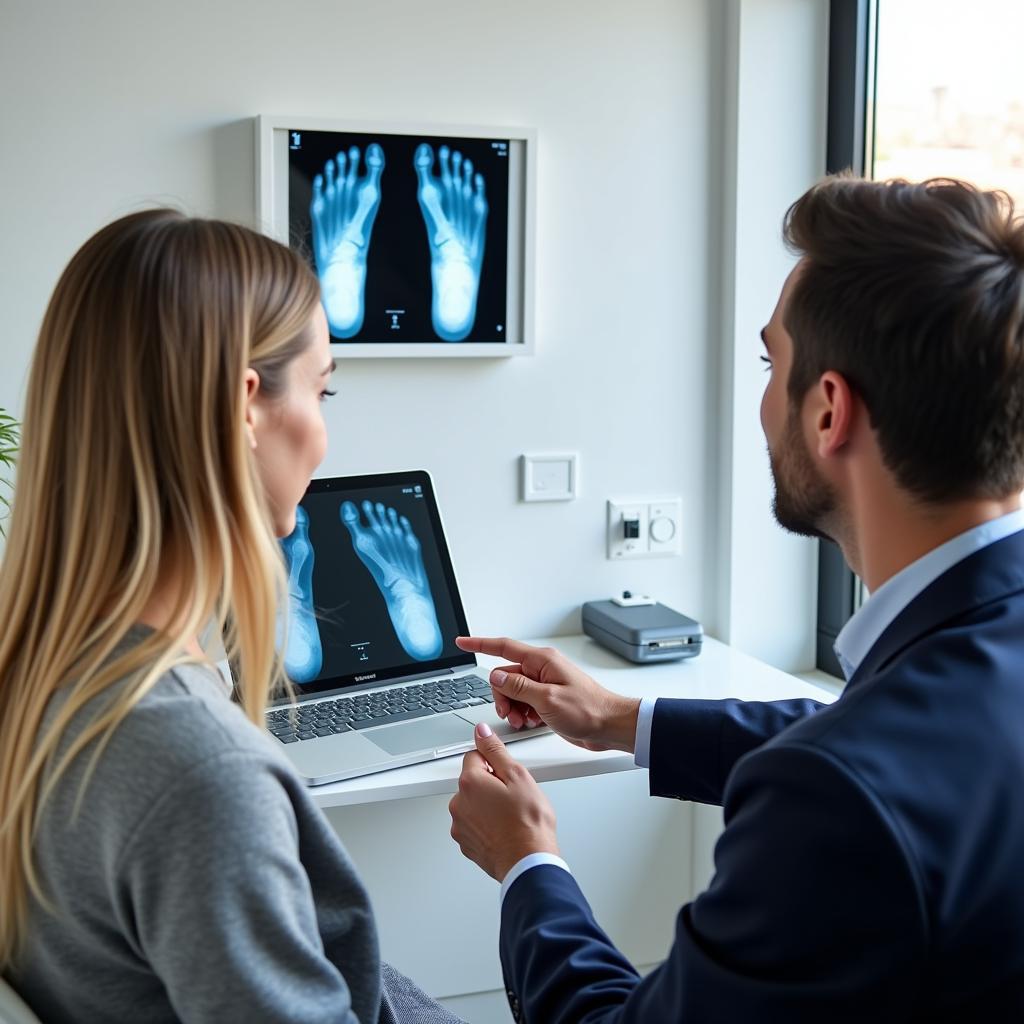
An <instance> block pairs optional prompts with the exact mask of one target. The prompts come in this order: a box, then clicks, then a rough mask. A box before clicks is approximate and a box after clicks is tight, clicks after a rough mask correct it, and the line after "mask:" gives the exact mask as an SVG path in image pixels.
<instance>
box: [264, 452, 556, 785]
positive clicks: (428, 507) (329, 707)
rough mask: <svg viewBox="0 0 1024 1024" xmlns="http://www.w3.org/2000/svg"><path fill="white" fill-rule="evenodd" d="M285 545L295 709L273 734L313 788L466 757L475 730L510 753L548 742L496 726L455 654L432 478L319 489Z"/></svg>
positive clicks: (349, 481) (279, 717) (271, 724)
mask: <svg viewBox="0 0 1024 1024" xmlns="http://www.w3.org/2000/svg"><path fill="white" fill-rule="evenodd" d="M281 546H282V548H283V550H284V555H285V561H286V564H287V566H288V571H289V579H288V593H289V600H288V609H287V628H282V630H281V636H280V638H279V641H280V642H283V643H284V644H285V648H284V660H285V668H286V670H287V672H288V676H289V678H290V679H291V680H292V682H293V684H294V688H295V691H296V695H297V700H298V703H297V705H292V704H291V702H290V701H288V700H281V701H278V702H276V703H275V704H274V705H273V706H271V708H270V709H269V710H268V712H267V726H268V728H269V729H270V732H271V733H272V735H273V736H275V737H276V738H277V741H278V742H279V743H280V744H281V747H282V750H283V751H284V753H285V754H286V755H287V756H288V757H289V758H290V759H291V761H292V762H293V763H294V765H295V767H296V768H297V769H298V771H299V774H300V775H302V776H303V777H304V778H305V779H306V781H307V782H308V784H309V785H311V786H315V785H319V784H322V783H325V782H334V781H336V780H338V779H351V778H354V777H356V776H359V775H369V774H371V773H372V772H379V771H384V770H385V769H388V768H396V767H399V766H401V765H408V764H417V763H419V762H421V761H429V760H432V759H433V758H437V757H447V756H449V755H452V754H459V753H463V752H464V751H467V750H471V749H472V748H473V747H474V742H473V729H474V726H475V725H476V724H477V723H478V722H487V723H488V724H489V725H490V726H491V728H492V729H493V730H494V731H495V732H496V733H497V734H498V735H500V736H501V737H502V738H503V739H505V740H506V741H508V740H518V739H526V738H527V737H529V736H535V735H537V734H538V733H539V732H541V731H545V732H546V731H548V730H546V729H544V730H541V729H532V730H528V731H516V730H513V729H512V728H511V727H510V726H508V725H507V724H506V723H505V722H504V721H502V720H501V719H499V718H498V716H497V714H496V713H495V710H494V703H493V696H492V694H491V688H490V686H489V684H488V682H487V677H486V674H485V673H480V672H478V671H477V670H476V664H477V663H476V657H475V655H473V654H467V653H465V652H463V651H460V650H459V649H458V648H457V647H456V646H455V637H456V636H464V635H466V634H467V633H468V632H469V627H468V625H467V623H466V616H465V612H464V611H463V607H462V599H461V597H460V596H459V589H458V586H457V584H456V581H455V573H454V571H453V570H452V563H451V556H450V555H449V553H448V545H447V543H446V542H445V537H444V530H443V528H442V525H441V516H440V514H439V512H438V508H437V502H436V500H435V498H434V488H433V484H432V483H431V480H430V476H429V474H427V473H426V472H423V471H421V470H418V471H411V472H408V473H381V474H376V475H373V476H352V477H336V478H332V479H324V480H314V481H313V482H312V483H311V484H310V485H309V490H308V491H307V492H306V495H305V497H304V498H303V499H302V503H301V505H300V507H299V510H298V514H297V517H296V526H295V530H294V532H293V533H292V534H291V536H289V537H287V538H286V539H285V540H283V541H282V542H281ZM282 626H284V623H282Z"/></svg>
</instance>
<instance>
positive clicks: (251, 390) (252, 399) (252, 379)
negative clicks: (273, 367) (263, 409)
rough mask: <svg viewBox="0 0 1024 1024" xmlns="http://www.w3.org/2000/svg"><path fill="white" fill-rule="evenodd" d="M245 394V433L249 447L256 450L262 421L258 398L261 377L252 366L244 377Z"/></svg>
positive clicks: (243, 398)
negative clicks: (257, 436) (260, 421)
mask: <svg viewBox="0 0 1024 1024" xmlns="http://www.w3.org/2000/svg"><path fill="white" fill-rule="evenodd" d="M242 386H243V388H244V389H245V394H244V395H243V397H242V402H243V405H244V406H245V433H246V436H247V437H248V439H249V447H250V448H252V449H253V450H254V451H255V449H256V428H257V425H258V423H259V419H260V408H259V405H258V403H257V402H256V396H257V395H258V394H259V390H260V375H259V374H258V373H257V372H256V371H255V370H254V369H253V368H252V367H251V366H250V367H248V368H247V369H246V371H245V375H244V376H243V377H242Z"/></svg>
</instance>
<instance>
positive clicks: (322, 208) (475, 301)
mask: <svg viewBox="0 0 1024 1024" xmlns="http://www.w3.org/2000/svg"><path fill="white" fill-rule="evenodd" d="M535 164H536V135H535V133H534V132H533V131H532V130H529V129H524V128H508V127H505V128H496V127H452V126H430V127H426V126H423V125H390V124H389V125H378V124H375V123H360V122H355V121H333V120H321V119H313V118H303V117H267V116H261V117H257V118H256V201H257V204H258V209H257V211H256V216H257V223H258V225H259V226H260V228H261V230H263V231H264V232H266V234H268V235H270V236H271V237H272V238H276V239H278V240H279V241H281V242H284V243H285V244H287V245H289V246H291V247H292V248H293V249H295V250H297V251H298V252H300V253H301V254H302V255H303V257H304V258H305V259H307V260H308V261H309V264H310V266H311V267H312V268H313V270H314V271H315V272H316V275H317V277H318V278H319V281H320V290H321V296H322V299H323V304H324V311H325V312H326V314H327V323H328V325H329V327H330V330H331V342H332V344H333V346H334V351H335V353H336V354H338V355H342V356H346V355H348V356H513V355H529V354H532V352H533V259H532V253H533V224H534V195H533V191H534V189H533V185H534V180H535Z"/></svg>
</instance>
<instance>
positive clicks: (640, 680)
mask: <svg viewBox="0 0 1024 1024" xmlns="http://www.w3.org/2000/svg"><path fill="white" fill-rule="evenodd" d="M533 642H534V643H536V644H538V645H539V646H552V647H557V648H558V649H559V650H561V651H562V652H563V653H564V654H566V655H567V656H568V657H569V658H570V659H571V660H572V661H574V662H576V664H578V665H580V666H581V667H582V668H583V669H584V670H585V671H587V672H589V673H590V674H591V675H592V676H594V678H595V679H597V680H598V681H599V682H601V683H602V684H604V685H605V686H607V687H608V688H609V689H612V690H615V691H617V692H619V693H624V694H629V695H632V696H637V697H642V696H648V695H651V696H664V697H704V698H720V697H741V698H744V699H747V700H776V699H780V698H785V697H810V698H812V699H815V700H820V701H822V702H828V701H832V700H834V699H835V694H834V693H831V692H829V691H828V690H826V689H823V688H821V687H819V686H816V685H814V684H811V683H805V682H802V681H801V680H799V679H796V678H795V677H793V676H790V675H787V674H786V673H785V672H780V671H778V670H777V669H774V668H771V667H770V666H768V665H765V664H763V663H762V662H759V661H757V660H756V659H755V658H751V657H749V656H748V655H745V654H740V653H738V652H736V651H733V650H731V649H730V648H728V647H726V646H725V645H724V644H721V643H718V642H717V641H715V640H709V639H706V640H705V642H704V647H703V650H702V651H701V653H700V655H699V656H698V657H697V658H694V659H691V660H686V661H678V662H668V663H663V664H658V665H632V664H630V663H629V662H627V661H624V660H622V659H621V658H619V657H618V656H617V655H615V654H612V653H611V652H609V651H606V650H605V649H604V648H602V647H599V646H598V645H597V644H595V643H594V642H593V641H592V640H590V639H589V638H588V637H585V636H566V637H556V638H553V639H549V640H538V641H533ZM494 664H497V661H496V660H495V659H493V658H482V659H481V667H480V674H481V675H483V676H486V674H487V671H488V670H489V668H490V667H491V666H492V665H494ZM509 750H510V752H511V753H512V756H513V757H516V758H517V759H518V760H519V761H520V762H521V763H523V764H524V765H526V766H527V767H528V768H529V769H530V771H531V772H532V773H533V775H534V776H535V777H536V778H537V779H538V781H540V782H542V783H543V784H544V789H545V792H546V793H547V795H548V796H549V798H550V799H551V802H552V804H553V805H554V808H555V812H556V813H557V815H558V840H559V846H560V849H561V851H562V854H563V856H564V857H565V859H566V860H567V861H568V863H569V865H570V867H571V868H572V871H573V874H574V875H575V876H576V878H577V879H578V880H579V882H580V885H581V886H582V888H583V891H584V892H585V893H586V894H587V897H588V899H589V900H590V903H591V906H592V907H593V909H594V913H595V914H596V915H597V919H598V920H599V921H600V922H601V924H602V925H603V926H604V928H605V929H606V930H607V931H608V933H609V935H611V937H612V939H613V940H614V941H615V943H616V944H617V945H618V947H619V948H620V949H621V950H622V951H623V953H624V954H625V955H626V956H628V957H629V958H630V959H631V960H632V962H633V963H634V964H635V965H636V966H637V967H640V968H645V967H649V966H652V965H654V964H655V963H657V962H658V961H660V960H661V959H662V958H663V957H664V955H665V953H666V951H667V950H668V948H669V945H670V943H671V940H672V930H673V925H674V920H675V915H676V912H677V911H678V909H679V907H680V906H682V904H684V903H685V902H687V901H688V900H690V899H692V898H693V896H694V895H696V893H697V892H699V891H700V890H701V889H703V888H704V887H705V886H706V885H707V882H708V880H709V879H710V875H711V867H710V864H711V849H712V847H713V845H714V841H715V839H716V838H717V836H718V833H719V832H720V830H721V812H720V810H719V809H718V808H708V807H701V806H698V805H694V804H689V803H683V802H680V801H676V800H652V799H650V797H649V795H648V786H647V773H646V772H644V771H639V770H631V769H635V765H634V764H633V758H632V755H628V754H622V753H618V752H607V753H594V752H591V751H586V750H582V749H580V748H579V747H574V746H572V745H571V744H569V743H566V742H565V741H564V740H561V739H559V738H558V737H557V736H553V735H550V734H546V735H542V736H536V737H533V738H531V739H527V740H523V741H521V742H516V743H513V744H512V745H511V746H510V747H509ZM461 768H462V757H461V756H458V755H457V756H454V757H447V758H444V759H441V760H438V761H430V762H427V763H425V764H421V765H414V766H412V767H409V768H396V769H394V770H392V771H388V772H380V773H378V774H376V775H369V776H366V777H365V778H362V779H354V780H351V781H348V782H338V783H332V784H330V785H327V786H318V787H317V788H316V789H314V790H312V794H313V798H314V799H315V800H316V802H317V803H318V804H320V806H321V807H323V808H324V809H325V811H326V813H327V816H328V818H329V819H330V821H331V823H332V825H333V826H334V828H335V829H336V830H337V832H338V834H339V835H340V836H341V838H342V840H343V842H344V843H345V845H346V846H347V847H348V850H349V852H350V854H351V855H352V858H353V860H354V861H355V863H356V865H357V866H358V868H359V871H360V873H361V875H362V876H363V879H364V881H365V882H366V886H367V889H368V890H369V893H370V897H371V899H372V901H373V904H374V911H375V915H376V919H377V924H378V928H379V932H380V937H381V952H382V954H383V956H384V958H385V959H387V960H390V961H391V962H392V963H393V964H394V965H395V966H396V967H397V968H398V969H399V970H402V971H405V973H406V974H408V975H409V976H410V977H412V978H414V979H415V980H416V981H417V982H418V983H419V984H420V985H422V986H423V987H424V988H425V989H426V990H427V991H428V992H429V993H430V994H431V995H432V996H434V997H436V998H441V999H444V1001H445V1003H446V1004H447V1005H449V1006H450V1007H451V1008H452V1009H453V1010H454V1011H455V1012H456V1013H459V1014H460V1015H461V1016H462V1017H463V1018H464V1019H466V1020H469V1021H472V1022H473V1024H492V1022H494V1024H497V1022H502V1024H507V1021H508V1020H509V1015H508V1008H507V1005H506V1002H505V996H504V990H503V987H502V982H501V971H500V967H499V964H498V946H497V942H498V885H497V883H496V882H494V881H493V880H491V879H490V878H488V877H487V876H486V875H485V874H484V873H483V872H482V871H480V870H479V868H477V867H476V865H475V864H472V863H470V862H469V861H467V860H466V859H465V858H464V857H463V856H462V855H461V853H460V852H459V849H458V847H457V846H456V845H455V844H454V843H453V842H452V840H451V837H450V836H449V834H448V830H449V828H450V826H451V819H450V817H449V815H448V806H447V805H448V800H449V798H450V796H451V794H453V793H454V792H455V790H456V786H457V781H458V777H459V772H460V770H461Z"/></svg>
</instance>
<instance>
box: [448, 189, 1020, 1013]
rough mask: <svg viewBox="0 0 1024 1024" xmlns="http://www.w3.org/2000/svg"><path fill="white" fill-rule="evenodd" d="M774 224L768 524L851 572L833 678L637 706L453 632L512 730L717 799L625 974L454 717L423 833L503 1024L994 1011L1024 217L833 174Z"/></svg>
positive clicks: (1009, 746) (1015, 803) (1006, 796)
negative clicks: (859, 587) (453, 746)
mask: <svg viewBox="0 0 1024 1024" xmlns="http://www.w3.org/2000/svg"><path fill="white" fill-rule="evenodd" d="M785 234H786V239H787V241H788V243H789V244H790V246H791V247H792V249H793V250H794V251H795V252H796V253H797V254H798V255H799V257H800V258H799V261H798V263H797V265H796V267H795V268H794V271H793V273H792V274H791V275H790V276H789V278H788V279H787V281H786V284H785V286H784V287H783V290H782V295H781V297H780V299H779V303H778V306H777V308H776V310H775V312H774V314H773V316H772V318H771V321H770V322H769V324H768V326H767V327H766V328H765V330H764V331H763V332H762V339H763V341H764V346H765V355H763V356H762V358H763V359H765V361H766V362H767V363H768V366H769V369H770V374H771V376H770V378H769V382H768V385H767V389H766V391H765V394H764V398H763V400H762V404H761V422H762V425H763V427H764V431H765V435H766V437H767V440H768V448H769V454H770V458H771V466H772V472H773V475H774V480H775V490H776V497H775V514H776V518H777V519H778V521H779V523H780V524H781V525H782V526H784V527H786V528H787V529H789V530H792V531H794V532H797V533H803V534H808V535H820V536H828V537H831V538H833V539H834V540H835V541H836V542H837V543H838V544H839V545H840V546H841V548H842V550H843V553H844V555H845V557H846V559H847V561H848V562H849V563H850V565H851V566H852V567H853V568H854V569H855V570H856V572H857V573H858V574H859V575H860V577H861V578H862V579H863V580H864V582H865V583H866V585H867V587H868V589H869V591H870V592H871V597H870V599H869V600H868V601H867V602H866V603H865V605H864V606H863V607H862V608H861V609H860V611H858V612H857V614H856V615H855V616H854V617H853V619H851V620H850V622H849V623H848V625H847V626H846V627H845V628H844V629H843V631H842V633H841V634H840V636H839V637H838V639H837V641H836V652H837V654H838V657H839V661H840V664H841V665H842V666H843V669H844V672H845V674H846V677H847V680H848V685H847V687H846V689H845V692H844V693H843V695H842V696H841V697H840V698H839V700H837V701H836V702H835V703H834V704H831V705H828V706H819V705H816V704H815V703H813V702H811V701H802V700H797V701H781V702H774V703H750V702H742V701H736V700H722V701H702V700H658V701H657V702H649V701H643V702H637V701H631V700H628V699H626V698H623V697H619V696H617V695H615V694H612V693H609V692H608V691H606V690H604V689H603V688H602V687H600V686H599V685H598V684H597V683H596V682H595V681H594V680H592V679H590V678H589V677H588V676H586V675H585V674H584V673H583V672H581V671H580V670H579V669H576V668H575V667H574V666H572V665H571V664H569V663H568V662H567V661H566V660H565V659H564V658H562V657H561V656H559V655H558V654H557V653H556V652H554V651H552V650H538V649H535V648H530V647H527V646H526V645H524V644H520V643H516V642H515V641H511V640H486V639H479V638H465V639H462V640H460V645H461V646H462V647H463V648H464V649H466V650H472V651H482V652H485V653H489V654H497V655H499V656H501V657H504V658H505V659H506V661H507V662H508V664H507V665H505V666H503V668H501V669H498V670H495V671H494V672H493V673H492V675H491V683H492V686H493V687H494V690H495V694H496V704H497V705H498V708H499V711H500V712H501V713H502V714H504V715H505V716H506V717H507V718H508V720H509V721H510V722H511V723H512V724H513V725H516V726H518V727H522V726H523V725H527V724H529V723H530V722H534V721H538V720H542V721H544V722H546V723H548V724H549V725H550V726H551V727H552V728H553V729H555V730H556V731H557V732H559V733H560V734H561V735H563V736H565V737H566V738H567V739H569V740H572V741H573V742H576V743H579V744H581V745H584V746H588V747H591V748H598V749H600V748H614V749H620V750H627V751H632V752H635V756H636V761H637V764H638V765H641V766H647V767H649V768H650V780H651V792H652V793H653V794H655V795H658V796H673V797H678V798H682V799H687V800H697V801H701V802H705V803H714V804H722V805H723V807H724V811H725V831H724V832H723V833H722V836H721V838H720V839H719V842H718V844H717V847H716V849H715V875H714V878H713V879H712V881H711V884H710V886H709V887H708V889H707V890H706V891H705V892H703V893H701V894H700V896H698V897H697V899H695V900H694V901H693V902H692V903H690V904H688V905H686V906H684V907H683V908H682V910H681V911H680V912H679V915H678V918H677V923H676V930H675V940H674V942H673V945H672V948H671V949H670V950H669V951H668V953H667V956H666V959H665V962H664V964H663V965H662V966H661V967H659V968H658V969H657V970H655V971H653V972H652V973H651V974H649V975H647V976H646V977H644V978H640V977H639V976H638V974H637V973H636V971H635V970H634V969H633V968H632V967H631V966H630V964H629V963H628V962H627V961H626V960H625V958H624V957H623V956H622V955H621V954H620V953H619V952H618V950H616V949H615V947H614V946H613V945H612V943H611V941H610V940H609V939H608V937H607V935H605V933H604V932H603V931H602V930H601V928H600V926H599V925H598V923H597V922H596V921H595V919H594V917H593V914H592V913H591V910H590V908H589V906H588V904H587V901H586V899H585V898H584V896H583V893H582V892H581V891H580V889H579V887H578V886H577V885H576V882H575V881H574V879H573V877H572V875H571V873H570V872H569V869H568V866H567V865H566V864H565V863H564V861H562V860H561V859H560V858H559V856H558V845H557V841H556V835H555V820H554V813H553V811H552V809H551V806H550V804H549V803H548V801H547V799H546V797H545V796H544V795H543V793H542V792H541V790H540V788H539V787H538V786H537V784H536V783H535V782H534V781H533V779H532V778H531V777H530V775H529V774H528V773H527V772H526V771H525V770H524V769H522V768H521V767H520V766H519V765H518V764H517V763H516V762H515V761H514V760H512V759H511V758H510V757H509V756H508V753H507V752H506V750H505V748H504V747H503V745H502V744H501V743H500V741H499V740H498V739H497V738H496V737H495V736H493V735H491V734H489V730H487V729H486V728H485V727H481V728H480V729H479V731H478V734H477V748H478V750H477V751H474V752H472V753H470V754H468V755H467V756H466V760H465V764H464V768H463V772H462V777H461V779H460V785H459V792H458V794H457V795H456V796H455V797H454V798H453V800H452V803H451V812H452V819H453V824H452V835H453V836H454V838H455V839H456V841H457V842H458V843H459V845H460V847H461V848H462V850H463V852H464V853H465V854H466V856H468V857H470V858H471V859H472V860H474V861H475V862H476V863H477V864H479V865H480V866H481V867H482V868H483V869H484V870H485V871H487V872H488V873H489V874H491V875H492V876H493V877H494V878H496V879H498V880H499V881H501V882H502V900H503V904H502V911H501V960H502V965H503V967H504V971H505V978H506V987H507V988H508V990H509V997H510V1001H511V1004H512V1008H513V1013H514V1015H515V1017H516V1019H517V1020H524V1021H529V1022H531V1024H570V1022H571V1024H580V1022H587V1024H596V1022H617V1024H619V1022H621V1024H625V1022H638V1024H639V1022H643V1024H660V1022H663V1021H664V1022H669V1021H680V1022H686V1024H689V1022H693V1024H699V1022H706V1021H723V1022H729V1024H731V1022H741V1024H742V1022H763V1021H786V1022H788V1024H799V1022H811V1021H814V1022H820V1021H828V1022H830V1024H835V1022H839V1021H850V1022H853V1021H856V1022H865V1021H867V1022H871V1024H879V1022H883V1021H929V1022H934V1021H986V1022H989V1021H1009V1020H1013V1021H1019V1020H1024V532H1022V530H1024V513H1022V511H1021V508H1020V492H1021V490H1022V488H1024V225H1022V224H1021V222H1020V221H1019V220H1016V219H1015V218H1014V213H1013V209H1012V205H1011V204H1010V203H1009V201H1008V200H1007V199H1006V197H1005V196H1002V195H1000V194H995V193H986V192H979V191H977V190H975V189H973V188H972V187H970V186H968V185H964V184H961V183H957V182H950V181H934V182H927V183H924V184H915V185H911V184H907V183H905V182H892V183H879V182H866V181H861V180H856V179H853V178H849V177H838V178H831V179H826V180H825V181H824V182H822V183H820V184H819V185H817V186H815V187H814V188H812V189H811V190H810V191H809V192H808V193H807V194H806V195H805V196H803V197H802V198H801V199H800V200H798V201H797V202H796V203H795V204H794V205H793V207H792V208H791V209H790V211H789V213H788V214H787V217H786V224H785ZM614 824H615V823H614V822H609V827H614Z"/></svg>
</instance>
